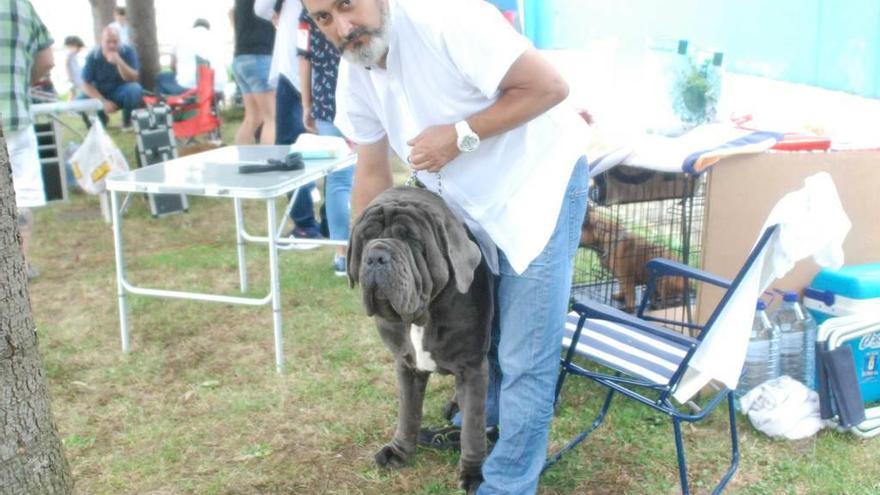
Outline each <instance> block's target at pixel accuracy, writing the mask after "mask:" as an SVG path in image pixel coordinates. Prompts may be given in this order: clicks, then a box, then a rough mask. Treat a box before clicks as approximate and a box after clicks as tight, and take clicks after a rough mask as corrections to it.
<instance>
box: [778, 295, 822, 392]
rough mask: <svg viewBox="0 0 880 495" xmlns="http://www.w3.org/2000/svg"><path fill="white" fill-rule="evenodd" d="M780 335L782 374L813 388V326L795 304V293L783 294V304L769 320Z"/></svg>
mask: <svg viewBox="0 0 880 495" xmlns="http://www.w3.org/2000/svg"><path fill="white" fill-rule="evenodd" d="M771 319H772V321H773V323H775V324H776V325H778V326H779V332H780V335H781V340H780V343H781V345H780V354H781V356H780V357H781V362H780V364H781V372H782V374H783V375H788V376H790V377H792V378H794V379H795V380H798V381H800V382H801V383H803V384H804V385H806V386H808V387H810V388H815V387H816V385H815V376H816V346H815V345H816V322H815V321H813V319H812V318H811V317H810V316H809V315H808V314H806V313H805V312H804V309H803V308H802V307H801V305H800V303H798V295H797V293H796V292H785V293H784V294H783V296H782V304H780V305H779V309H777V310H776V311H775V312H774V313H773V316H772V318H771Z"/></svg>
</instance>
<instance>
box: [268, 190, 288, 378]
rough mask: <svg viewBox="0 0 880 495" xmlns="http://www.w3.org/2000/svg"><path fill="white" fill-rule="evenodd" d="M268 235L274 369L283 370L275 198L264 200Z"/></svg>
mask: <svg viewBox="0 0 880 495" xmlns="http://www.w3.org/2000/svg"><path fill="white" fill-rule="evenodd" d="M266 210H267V215H268V218H267V220H268V223H267V225H266V229H267V230H266V232H267V234H268V237H269V285H270V287H269V292H270V293H271V295H272V327H273V329H274V331H275V371H277V372H278V373H282V372H283V371H284V335H283V334H282V329H281V283H280V277H279V275H278V244H277V242H276V241H277V239H278V236H277V235H276V233H275V216H276V215H275V199H274V198H270V199H268V200H266Z"/></svg>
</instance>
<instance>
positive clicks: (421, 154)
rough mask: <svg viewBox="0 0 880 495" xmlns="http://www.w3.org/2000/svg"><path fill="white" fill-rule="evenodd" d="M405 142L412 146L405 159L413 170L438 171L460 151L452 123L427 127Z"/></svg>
mask: <svg viewBox="0 0 880 495" xmlns="http://www.w3.org/2000/svg"><path fill="white" fill-rule="evenodd" d="M406 144H408V145H409V146H412V152H411V154H410V156H409V158H408V159H407V160H408V161H409V164H410V166H411V167H412V168H413V169H414V170H426V171H428V172H435V173H436V172H439V171H440V169H441V168H443V167H444V166H446V164H447V163H449V162H450V161H452V160H453V159H454V158H455V157H457V156H458V154H459V153H460V151H459V150H458V134H457V133H456V132H455V126H454V125H435V126H432V127H428V128H427V129H425V130H424V131H422V132H421V133H420V134H419V135H418V136H416V137H414V138H413V139H410V140H409V141H407V142H406Z"/></svg>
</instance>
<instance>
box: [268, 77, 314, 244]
mask: <svg viewBox="0 0 880 495" xmlns="http://www.w3.org/2000/svg"><path fill="white" fill-rule="evenodd" d="M304 132H306V128H305V126H303V107H302V100H301V97H300V94H299V91H297V90H296V88H295V87H294V86H293V83H291V82H290V81H289V80H288V79H287V78H286V77H284V76H283V75H279V76H278V87H277V88H276V89H275V144H292V143H295V142H296V139H297V138H298V137H299V135H300V134H302V133H304ZM314 188H315V184H314V183H310V184H307V185H305V186H303V187H301V188H300V189H299V194H297V196H296V201H294V203H293V208H291V210H290V218H291V220H293V223H294V225H296V226H297V227H303V228H314V227H316V226H317V225H318V222H317V220H315V205H314V202H313V201H312V189H314Z"/></svg>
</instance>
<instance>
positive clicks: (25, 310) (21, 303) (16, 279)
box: [0, 128, 73, 495]
mask: <svg viewBox="0 0 880 495" xmlns="http://www.w3.org/2000/svg"><path fill="white" fill-rule="evenodd" d="M11 172H12V169H11V167H10V164H9V154H8V153H7V150H6V138H5V136H4V135H3V130H2V128H0V492H2V493H3V494H4V495H30V494H37V493H39V494H69V493H72V491H73V479H72V478H71V477H70V470H69V468H68V466H67V459H65V457H64V451H63V450H62V448H61V441H60V440H59V439H58V431H57V430H56V428H55V422H54V420H53V418H52V410H51V408H50V405H49V389H48V387H47V385H46V378H45V376H44V375H43V361H42V359H41V357H40V353H39V351H38V350H37V332H36V329H35V327H34V319H33V316H32V315H31V306H30V299H29V295H28V286H27V272H26V270H25V263H24V255H23V254H22V252H21V244H20V241H19V233H18V226H17V225H16V221H15V217H16V210H15V193H14V191H13V189H12V173H11Z"/></svg>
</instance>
